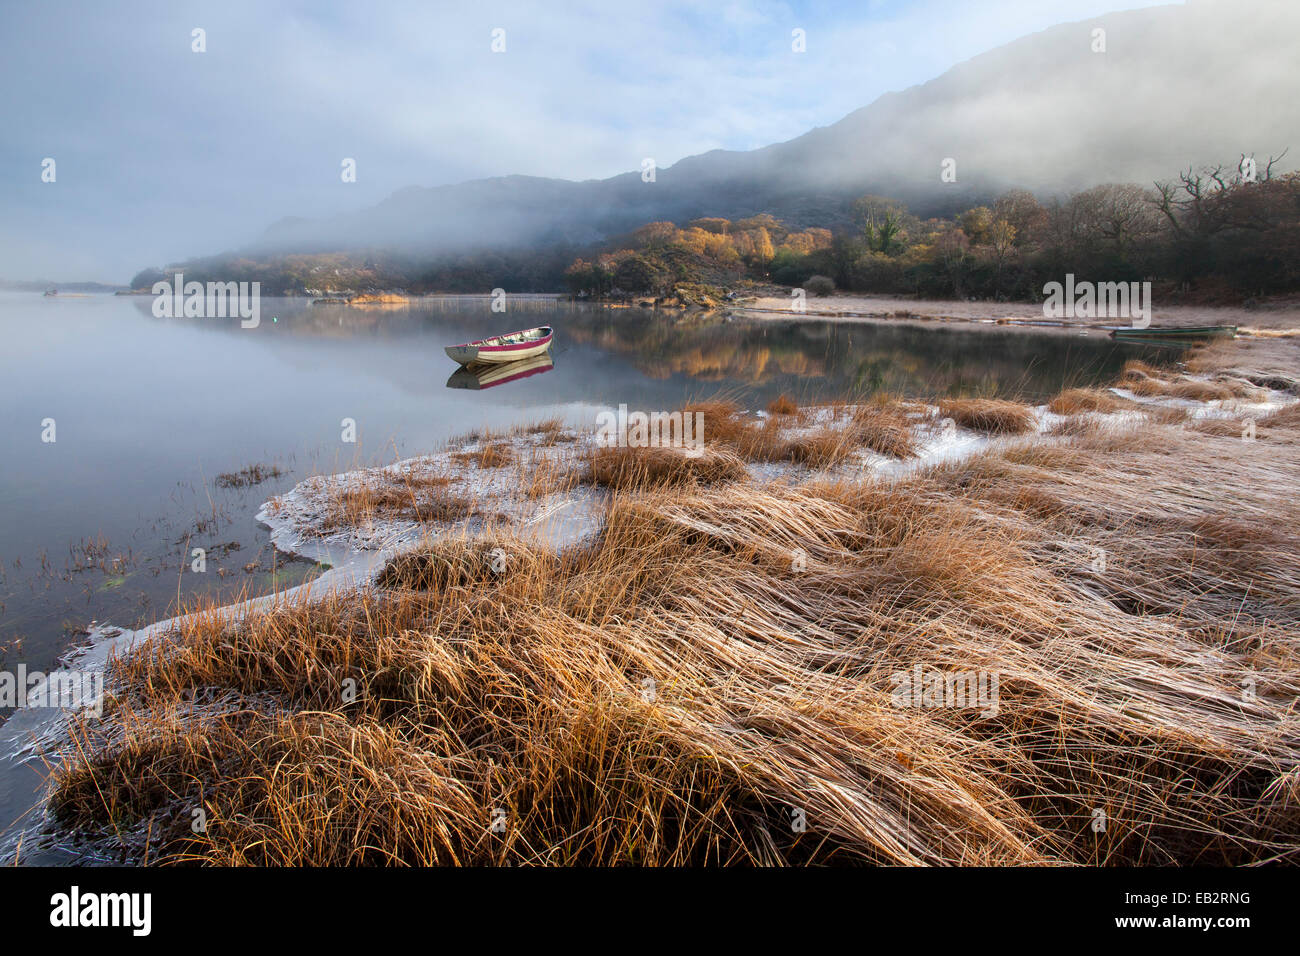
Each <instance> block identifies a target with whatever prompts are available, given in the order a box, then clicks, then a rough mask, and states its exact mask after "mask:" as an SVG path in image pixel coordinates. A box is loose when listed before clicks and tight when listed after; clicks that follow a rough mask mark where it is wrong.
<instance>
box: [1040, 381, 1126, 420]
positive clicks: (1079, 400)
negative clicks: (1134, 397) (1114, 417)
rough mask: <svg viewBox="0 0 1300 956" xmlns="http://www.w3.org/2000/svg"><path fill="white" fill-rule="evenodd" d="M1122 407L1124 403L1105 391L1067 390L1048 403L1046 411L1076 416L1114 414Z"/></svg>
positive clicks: (1094, 389)
mask: <svg viewBox="0 0 1300 956" xmlns="http://www.w3.org/2000/svg"><path fill="white" fill-rule="evenodd" d="M1129 404H1132V403H1129ZM1124 407H1126V405H1125V403H1124V402H1121V401H1120V400H1119V398H1117V397H1116V396H1115V395H1113V394H1112V393H1111V392H1110V391H1108V390H1106V389H1100V388H1067V389H1065V391H1063V392H1061V393H1060V394H1059V395H1057V396H1056V397H1055V398H1053V399H1052V400H1051V402H1049V403H1048V406H1047V410H1048V411H1050V412H1055V413H1056V414H1057V415H1077V414H1079V413H1080V412H1102V413H1110V412H1116V411H1119V410H1120V409H1121V408H1124Z"/></svg>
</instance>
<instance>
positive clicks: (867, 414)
mask: <svg viewBox="0 0 1300 956" xmlns="http://www.w3.org/2000/svg"><path fill="white" fill-rule="evenodd" d="M851 434H852V436H853V438H854V440H855V441H856V442H857V443H859V444H861V445H863V446H864V447H866V448H870V449H871V450H872V451H876V452H879V453H880V454H882V455H892V456H893V457H894V458H911V457H913V456H914V455H915V454H916V439H915V438H914V437H913V435H912V422H911V420H910V419H909V418H908V417H907V415H906V414H904V413H903V412H902V411H901V410H900V409H899V408H897V407H896V406H893V405H889V404H886V403H872V404H867V405H863V406H861V407H859V408H857V409H855V410H854V413H853V422H852V428H851Z"/></svg>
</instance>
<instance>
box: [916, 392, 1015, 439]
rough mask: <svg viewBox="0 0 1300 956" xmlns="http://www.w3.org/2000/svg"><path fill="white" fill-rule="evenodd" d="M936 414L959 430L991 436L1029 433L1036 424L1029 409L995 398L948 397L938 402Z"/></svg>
mask: <svg viewBox="0 0 1300 956" xmlns="http://www.w3.org/2000/svg"><path fill="white" fill-rule="evenodd" d="M939 414H940V415H942V416H943V417H944V418H951V419H952V420H953V421H955V422H956V423H957V424H958V425H961V426H962V427H963V428H969V429H972V430H974V431H979V432H987V433H989V434H992V435H1011V434H1019V433H1021V432H1027V431H1032V430H1033V429H1034V427H1035V425H1036V424H1037V420H1036V419H1035V418H1034V412H1033V409H1031V408H1029V407H1028V406H1027V405H1022V404H1021V403H1019V402H1009V401H1005V400H1003V399H996V398H949V399H944V400H943V401H941V402H940V403H939Z"/></svg>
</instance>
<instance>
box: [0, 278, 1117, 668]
mask: <svg viewBox="0 0 1300 956" xmlns="http://www.w3.org/2000/svg"><path fill="white" fill-rule="evenodd" d="M152 301H153V300H152V298H150V297H126V296H117V297H115V296H93V297H84V298H70V297H67V298H65V297H59V298H53V297H51V298H46V297H42V296H39V295H31V294H17V293H4V294H0V335H2V336H3V342H4V348H3V351H2V352H0V407H2V408H3V409H4V414H3V416H0V449H2V450H3V458H2V460H3V466H2V467H0V668H11V667H13V666H14V665H15V664H16V663H17V662H19V661H22V662H25V663H27V665H28V666H29V667H30V668H37V669H49V668H50V667H51V666H52V665H53V664H54V663H55V661H56V660H57V658H58V656H59V655H60V654H61V653H63V652H64V651H65V650H66V649H67V648H68V646H69V645H70V644H71V643H73V642H74V641H75V639H76V637H77V634H78V633H79V632H80V631H81V630H82V629H83V628H84V627H85V626H86V625H87V624H88V623H89V622H90V621H91V620H99V621H109V622H111V623H113V624H116V625H119V626H124V627H135V626H139V625H142V624H146V623H149V622H151V621H154V620H158V619H161V618H165V617H169V616H171V615H172V614H174V613H175V612H176V610H177V607H178V602H192V601H194V600H195V599H196V598H200V597H207V598H213V599H217V600H221V601H222V602H223V603H224V602H225V601H229V600H234V599H235V598H236V597H238V596H240V595H241V594H256V593H269V592H271V591H273V590H275V589H276V588H283V587H286V586H292V585H294V584H297V583H300V582H301V581H302V580H304V579H305V578H307V577H309V576H311V575H312V574H313V573H314V572H315V571H316V570H317V569H315V568H313V566H312V565H311V564H310V563H309V562H304V561H298V560H294V559H292V558H291V557H290V556H288V555H284V554H279V553H276V552H275V550H274V549H273V548H272V547H271V545H270V544H269V543H268V542H267V533H266V531H265V529H264V528H262V527H260V526H259V525H258V524H257V522H256V521H255V519H254V517H253V516H254V515H255V514H256V512H257V510H258V507H259V505H260V504H261V503H262V502H263V501H265V500H266V499H268V498H269V497H270V496H272V495H273V494H276V493H278V492H281V491H284V490H287V489H288V488H290V487H292V486H293V485H294V484H296V483H297V482H299V481H301V480H302V479H303V478H306V477H308V476H309V475H312V474H332V473H335V472H338V471H344V470H347V469H350V468H354V467H360V466H363V465H371V464H381V463H388V462H391V461H393V460H394V459H395V458H398V457H408V456H410V455H415V454H419V453H422V452H425V451H429V450H432V449H434V448H436V447H437V446H439V445H440V444H441V443H443V442H445V441H446V440H447V439H448V438H450V437H453V436H454V435H457V434H463V433H465V432H468V431H471V430H474V429H478V428H482V427H505V426H508V425H511V424H514V423H518V422H520V421H522V420H529V419H531V420H537V419H540V418H544V417H548V416H550V415H553V414H560V415H562V416H564V417H565V418H567V419H568V420H570V421H571V422H574V423H579V422H583V421H588V422H589V421H592V420H594V417H595V413H596V411H597V410H598V409H599V408H601V407H604V406H610V405H613V406H616V405H618V404H620V403H626V404H627V405H628V406H629V407H630V408H634V409H635V408H641V409H646V410H655V409H673V408H676V407H678V406H680V405H681V404H682V402H683V401H685V400H687V399H692V398H703V397H709V396H712V395H716V394H719V393H723V394H725V395H727V396H729V397H734V398H735V399H737V400H738V401H740V402H742V403H743V404H747V405H750V406H759V405H762V404H766V403H767V402H768V401H769V400H770V399H771V398H773V397H775V396H776V395H778V394H780V393H782V392H788V393H790V394H792V395H794V396H796V397H797V398H799V399H801V400H805V401H815V400H818V399H825V398H832V397H841V396H845V395H851V394H858V393H870V392H872V391H875V390H878V389H887V390H890V391H893V392H899V393H903V394H909V395H924V396H933V395H968V394H981V395H985V394H987V395H991V394H1013V395H1019V396H1023V397H1028V398H1031V399H1043V398H1046V397H1047V396H1050V395H1051V394H1054V393H1055V392H1056V391H1057V390H1059V389H1060V388H1061V387H1063V386H1065V385H1069V384H1075V383H1081V382H1082V383H1088V382H1097V381H1110V380H1111V379H1113V378H1114V376H1115V375H1116V374H1117V372H1118V369H1119V367H1120V365H1121V364H1122V363H1123V361H1124V360H1125V358H1127V357H1130V356H1132V355H1134V354H1138V353H1135V352H1134V351H1133V350H1132V348H1131V347H1119V346H1115V345H1113V344H1112V343H1111V342H1110V341H1109V340H1108V339H1106V338H1104V337H1096V336H1088V337H1080V336H1079V335H1078V334H1066V333H1061V332H1055V331H1054V332H1046V331H1044V332H1038V331H1029V330H1025V329H1016V330H1014V331H1013V330H1007V329H1002V328H992V327H987V326H983V327H979V326H969V325H902V324H875V325H871V324H866V325H863V324H856V325H848V324H830V323H821V322H810V323H794V322H789V321H780V320H778V321H761V320H735V321H727V320H725V319H722V318H717V317H710V318H700V317H690V318H681V317H676V316H668V315H656V314H655V313H653V312H649V311H644V310H634V309H604V308H600V307H595V306H580V305H573V304H568V303H556V302H552V301H543V302H527V301H518V300H516V301H512V302H510V304H509V311H508V312H507V314H505V315H501V314H493V313H492V312H491V311H490V309H489V308H488V304H487V302H486V300H479V299H471V300H427V301H423V302H420V303H419V304H418V305H414V306H412V307H409V308H405V307H403V308H397V309H375V310H370V309H357V308H348V307H346V306H314V307H313V306H311V305H310V304H309V303H306V302H304V301H302V300H293V299H267V300H263V302H262V320H261V324H260V326H259V327H257V328H254V329H243V328H240V326H239V323H238V320H237V319H231V320H226V319H158V318H155V317H154V316H153V315H152V312H151V305H152ZM537 324H552V325H554V326H555V327H556V329H557V334H556V344H555V346H554V349H553V354H554V368H553V369H552V370H550V371H547V372H545V373H543V374H535V375H532V376H531V377H528V378H524V379H520V380H518V381H514V382H510V383H508V384H505V385H502V386H498V387H495V388H491V389H487V390H481V391H474V390H465V389H456V388H449V387H447V379H448V377H449V376H450V375H451V373H452V372H453V371H454V370H455V366H454V365H453V364H452V363H451V361H450V360H449V359H447V358H446V356H445V355H444V354H443V346H445V345H449V344H454V343H457V342H462V341H466V340H469V339H473V338H479V337H481V336H483V335H486V334H489V333H492V332H499V331H507V330H511V329H515V328H523V327H527V326H531V325H537ZM345 418H351V419H353V420H355V421H356V423H357V441H356V443H355V444H350V443H346V442H344V441H342V440H341V439H342V426H341V422H342V420H343V419H345ZM46 419H53V420H54V423H55V433H54V437H55V441H53V442H46V441H42V433H43V430H44V426H43V425H42V422H43V421H44V420H46ZM254 463H262V464H266V465H272V466H275V467H276V468H278V469H279V470H280V471H281V474H280V475H279V476H278V477H274V478H271V479H269V480H267V481H265V482H262V483H260V484H258V485H255V486H253V487H247V488H223V487H220V486H219V484H218V482H217V477H218V476H219V475H221V474H222V473H226V472H233V471H236V470H238V469H240V468H243V467H245V466H247V465H250V464H254ZM196 547H201V548H204V549H205V550H206V552H207V560H208V567H207V571H206V573H203V574H196V573H192V572H190V571H189V570H188V566H189V561H190V558H189V555H190V553H191V549H192V548H196Z"/></svg>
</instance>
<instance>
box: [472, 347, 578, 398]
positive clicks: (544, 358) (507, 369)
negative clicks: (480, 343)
mask: <svg viewBox="0 0 1300 956" xmlns="http://www.w3.org/2000/svg"><path fill="white" fill-rule="evenodd" d="M553 368H555V362H553V361H552V360H551V353H550V350H549V349H548V350H547V351H545V352H543V353H542V354H541V355H534V356H533V357H532V358H526V359H521V360H520V361H518V362H499V363H495V364H487V363H482V364H480V363H473V364H470V365H462V366H461V367H460V368H458V369H456V371H454V372H452V373H451V378H449V379H447V387H448V388H472V389H484V388H495V387H496V386H498V385H504V384H505V383H506V382H514V381H517V380H519V379H521V378H528V376H530V375H540V374H541V373H543V372H549V371H550V370H551V369H553Z"/></svg>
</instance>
